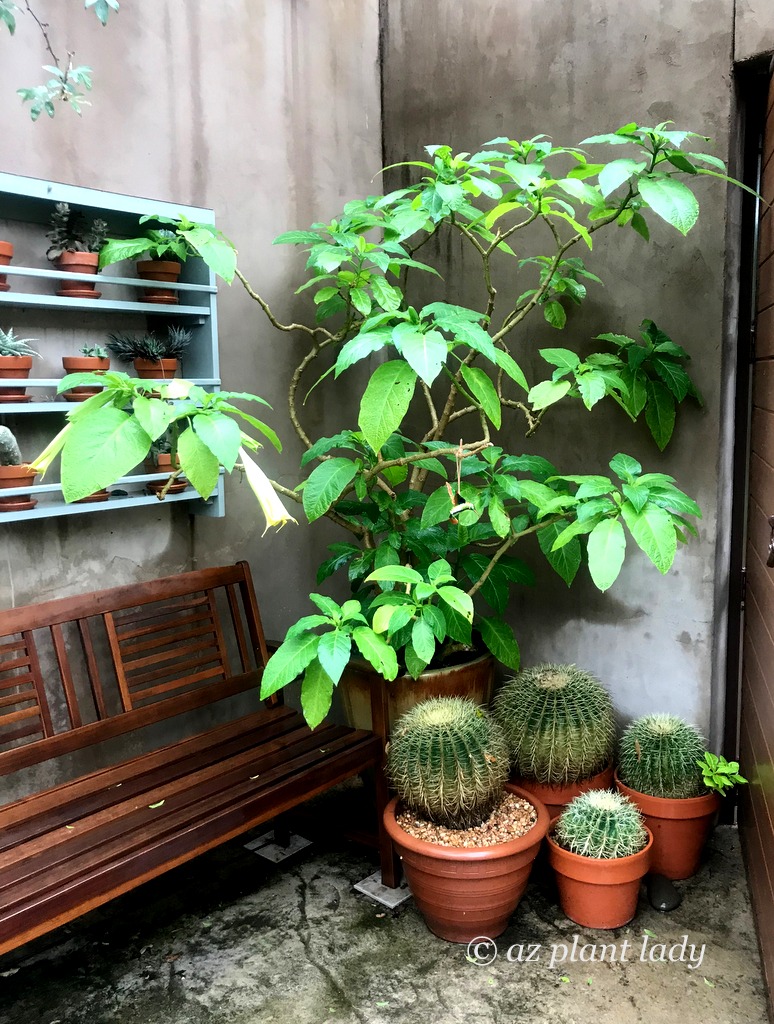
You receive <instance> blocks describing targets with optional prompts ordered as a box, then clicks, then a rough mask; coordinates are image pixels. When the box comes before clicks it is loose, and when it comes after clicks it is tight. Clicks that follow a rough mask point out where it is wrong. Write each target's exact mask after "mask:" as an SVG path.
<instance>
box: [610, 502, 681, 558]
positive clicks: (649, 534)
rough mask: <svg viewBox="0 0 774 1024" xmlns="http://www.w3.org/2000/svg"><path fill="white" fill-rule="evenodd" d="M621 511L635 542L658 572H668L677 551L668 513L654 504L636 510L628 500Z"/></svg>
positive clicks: (671, 522) (673, 529) (672, 524)
mask: <svg viewBox="0 0 774 1024" xmlns="http://www.w3.org/2000/svg"><path fill="white" fill-rule="evenodd" d="M621 511H622V512H623V517H624V519H625V520H626V525H627V526H628V527H629V532H630V533H631V535H632V537H634V539H635V540H636V541H637V544H638V545H639V546H640V547H641V548H642V550H643V551H644V552H645V554H646V555H647V556H648V558H649V559H650V560H651V562H652V563H653V564H654V565H655V567H656V568H657V569H658V571H659V572H660V573H666V572H668V571H669V567H670V566H671V565H672V562H673V561H674V558H675V554H676V553H677V534H676V533H675V527H674V523H673V521H672V517H671V516H670V515H669V513H668V512H666V511H665V510H664V509H663V508H659V507H658V506H656V505H646V506H645V508H644V509H643V510H642V512H636V511H635V510H634V508H633V507H632V506H631V505H630V504H629V503H628V502H624V504H623V506H622V509H621Z"/></svg>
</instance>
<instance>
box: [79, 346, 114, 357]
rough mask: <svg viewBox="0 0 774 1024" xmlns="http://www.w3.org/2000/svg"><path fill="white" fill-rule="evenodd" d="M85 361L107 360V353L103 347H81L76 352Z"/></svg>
mask: <svg viewBox="0 0 774 1024" xmlns="http://www.w3.org/2000/svg"><path fill="white" fill-rule="evenodd" d="M78 351H79V353H80V355H82V356H86V358H87V359H107V358H108V351H107V349H106V348H105V347H104V346H103V345H82V346H81V347H80V349H79V350H78Z"/></svg>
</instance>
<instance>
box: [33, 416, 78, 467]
mask: <svg viewBox="0 0 774 1024" xmlns="http://www.w3.org/2000/svg"><path fill="white" fill-rule="evenodd" d="M71 429H72V423H68V424H67V425H66V426H64V427H62V429H61V430H60V431H59V433H58V434H57V435H56V437H55V438H54V439H53V440H52V441H50V442H49V443H48V445H46V447H45V448H44V449H43V451H42V452H41V453H40V455H38V457H37V458H36V459H35V461H34V462H31V463H30V469H34V470H35V472H36V473H40V475H41V477H42V476H44V475H45V472H46V470H47V469H48V467H49V466H50V465H51V463H52V462H53V461H54V459H55V458H56V457H57V455H58V454H59V453H60V452H61V450H62V449H63V448H64V446H65V441H66V440H67V433H68V431H69V430H71Z"/></svg>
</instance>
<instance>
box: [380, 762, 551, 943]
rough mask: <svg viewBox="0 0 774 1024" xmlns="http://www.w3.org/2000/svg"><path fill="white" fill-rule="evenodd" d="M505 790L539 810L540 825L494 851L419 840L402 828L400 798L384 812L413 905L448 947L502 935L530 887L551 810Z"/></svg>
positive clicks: (514, 789) (520, 793)
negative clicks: (399, 808)
mask: <svg viewBox="0 0 774 1024" xmlns="http://www.w3.org/2000/svg"><path fill="white" fill-rule="evenodd" d="M506 789H508V790H510V792H511V793H515V794H516V796H519V797H521V798H522V799H524V800H528V801H529V802H530V803H531V804H532V805H533V806H534V808H535V810H536V811H537V821H536V823H535V824H534V825H533V827H532V828H531V829H530V831H529V832H527V834H526V835H524V836H521V837H520V838H519V839H513V840H511V841H510V842H507V843H497V844H496V845H494V846H481V847H476V848H474V849H458V848H456V847H449V846H436V845H435V844H434V843H428V842H426V841H425V840H422V839H415V838H414V836H410V835H409V834H408V833H407V832H404V831H403V829H402V828H401V827H400V826H399V825H398V823H397V821H396V820H395V812H396V807H397V803H398V801H397V798H393V799H392V800H391V801H390V802H389V804H388V805H387V807H386V808H385V810H384V826H385V828H386V830H387V832H388V834H389V836H390V839H391V840H392V842H393V843H394V845H395V848H396V850H397V851H398V854H399V855H400V857H401V860H402V861H403V868H404V870H405V872H406V881H407V882H408V884H409V888H410V889H411V893H412V895H413V897H414V902H415V903H416V905H417V907H418V908H419V910H420V911H421V913H422V915H423V917H424V919H425V923H426V924H427V927H428V928H429V929H430V931H431V932H433V933H434V934H435V935H438V936H439V937H440V938H442V939H447V940H448V941H449V942H470V940H471V939H474V938H476V936H478V935H486V936H487V937H488V938H490V939H493V938H496V937H497V936H498V935H501V934H502V933H503V932H504V931H505V929H506V927H507V926H508V921H509V919H510V917H511V914H513V912H514V910H515V909H516V907H517V906H518V903H519V900H520V899H521V897H522V895H523V893H524V890H525V888H526V887H527V880H528V879H529V873H530V870H531V868H532V862H533V861H534V859H535V857H536V856H537V852H538V849H539V848H540V843H541V842H542V840H543V836H544V835H545V834H546V831H547V830H548V825H549V819H548V811H546V809H545V807H543V805H542V804H541V803H540V801H539V800H535V799H534V797H532V796H530V795H529V793H525V792H524V791H523V790H521V789H519V788H518V786H514V785H513V783H510V782H509V783H507V785H506Z"/></svg>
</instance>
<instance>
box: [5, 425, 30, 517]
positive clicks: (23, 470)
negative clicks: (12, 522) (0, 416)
mask: <svg viewBox="0 0 774 1024" xmlns="http://www.w3.org/2000/svg"><path fill="white" fill-rule="evenodd" d="M36 475H37V474H36V473H35V472H34V470H31V469H30V467H29V464H28V463H26V462H23V461H22V455H21V451H20V450H19V445H18V442H17V441H16V438H15V437H14V435H13V434H12V433H11V431H10V430H9V429H8V427H0V511H2V512H25V511H27V509H31V508H34V507H35V506H36V505H37V503H38V502H37V499H35V498H33V497H32V496H31V495H30V494H14V495H10V496H8V497H3V495H2V491H3V490H9V489H10V488H12V487H23V486H24V485H25V484H28V483H29V484H31V483H32V481H33V480H34V479H35V476H36Z"/></svg>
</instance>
